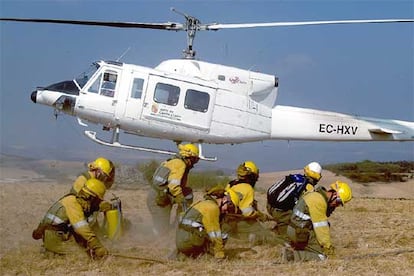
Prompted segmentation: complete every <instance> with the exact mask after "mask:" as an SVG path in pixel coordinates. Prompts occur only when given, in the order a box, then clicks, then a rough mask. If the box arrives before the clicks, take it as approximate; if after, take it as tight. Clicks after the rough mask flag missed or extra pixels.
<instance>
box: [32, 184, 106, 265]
mask: <svg viewBox="0 0 414 276" xmlns="http://www.w3.org/2000/svg"><path fill="white" fill-rule="evenodd" d="M105 192H106V187H105V185H104V184H103V182H101V181H100V180H98V179H95V178H91V179H89V180H87V181H86V183H85V185H84V186H83V187H82V189H81V190H80V191H79V193H77V194H73V193H70V194H67V195H65V196H63V197H62V198H61V199H59V200H58V201H57V202H55V203H54V204H53V205H52V206H51V207H50V208H49V210H48V211H47V213H46V215H45V216H44V218H43V220H42V221H41V222H40V224H39V225H38V227H37V228H36V229H35V230H34V231H33V233H32V237H33V238H34V239H36V240H38V239H43V247H44V248H45V249H46V250H48V251H51V252H54V253H57V254H63V255H65V254H72V253H75V254H77V253H80V252H86V253H87V254H88V255H89V256H90V257H92V258H93V259H99V258H102V257H104V256H106V255H107V254H108V250H107V249H106V248H105V247H104V246H103V245H102V243H101V242H100V241H99V239H98V238H97V236H96V233H95V232H94V231H93V230H92V229H91V227H90V226H89V224H88V222H87V217H88V216H89V215H91V214H92V213H93V212H95V211H97V210H99V204H100V203H101V202H102V200H103V198H104V195H105Z"/></svg>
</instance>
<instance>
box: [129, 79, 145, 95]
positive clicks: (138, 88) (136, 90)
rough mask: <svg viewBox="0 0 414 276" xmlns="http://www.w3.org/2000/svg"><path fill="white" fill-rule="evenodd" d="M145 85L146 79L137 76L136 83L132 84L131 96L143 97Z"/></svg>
mask: <svg viewBox="0 0 414 276" xmlns="http://www.w3.org/2000/svg"><path fill="white" fill-rule="evenodd" d="M143 86H144V80H143V79H139V78H135V79H134V83H133V84H132V90H131V98H134V99H141V95H142V87H143Z"/></svg>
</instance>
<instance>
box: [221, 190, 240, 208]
mask: <svg viewBox="0 0 414 276" xmlns="http://www.w3.org/2000/svg"><path fill="white" fill-rule="evenodd" d="M224 195H226V196H228V197H230V200H231V202H232V203H233V205H234V206H235V207H238V206H239V204H240V198H239V196H238V195H237V192H235V191H233V190H232V189H231V188H228V187H226V191H225V193H224Z"/></svg>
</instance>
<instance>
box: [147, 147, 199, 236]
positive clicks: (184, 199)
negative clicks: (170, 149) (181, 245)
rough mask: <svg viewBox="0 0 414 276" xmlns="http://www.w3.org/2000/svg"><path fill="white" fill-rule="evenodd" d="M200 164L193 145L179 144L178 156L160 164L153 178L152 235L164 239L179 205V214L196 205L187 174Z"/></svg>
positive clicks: (150, 199) (149, 199)
mask: <svg viewBox="0 0 414 276" xmlns="http://www.w3.org/2000/svg"><path fill="white" fill-rule="evenodd" d="M199 160H200V157H199V149H198V147H197V146H196V145H194V144H179V145H178V153H177V154H176V155H175V156H174V157H173V158H171V159H168V160H166V161H164V162H162V163H161V164H160V166H159V167H158V168H157V169H156V171H155V172H154V175H153V178H152V183H151V184H152V185H151V187H152V189H150V191H149V192H148V196H147V206H148V209H149V211H150V213H151V215H152V220H153V226H154V227H153V232H154V234H155V235H157V236H159V235H163V234H165V233H167V232H168V231H169V230H170V229H171V224H170V213H171V210H172V207H173V205H174V204H177V213H180V212H182V211H185V210H186V208H187V206H190V205H191V204H192V203H193V191H192V189H191V188H190V187H187V178H188V173H189V172H190V170H191V169H192V168H193V166H194V165H195V164H196V163H197V162H198V161H199Z"/></svg>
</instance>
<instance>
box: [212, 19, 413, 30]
mask: <svg viewBox="0 0 414 276" xmlns="http://www.w3.org/2000/svg"><path fill="white" fill-rule="evenodd" d="M407 22H414V19H363V20H360V19H358V20H330V21H298V22H268V23H240V24H218V23H213V24H209V25H206V27H205V28H206V29H207V30H214V31H215V30H220V29H241V28H258V27H289V26H307V25H332V24H362V23H407Z"/></svg>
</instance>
